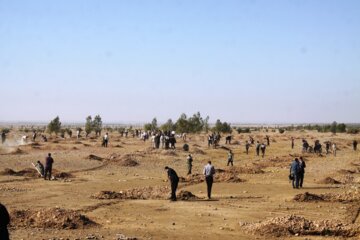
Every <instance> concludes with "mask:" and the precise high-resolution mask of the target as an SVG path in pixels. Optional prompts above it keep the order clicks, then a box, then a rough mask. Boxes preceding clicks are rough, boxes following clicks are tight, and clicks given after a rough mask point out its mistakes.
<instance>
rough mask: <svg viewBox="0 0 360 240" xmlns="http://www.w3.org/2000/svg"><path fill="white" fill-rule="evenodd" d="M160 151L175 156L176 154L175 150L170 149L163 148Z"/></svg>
mask: <svg viewBox="0 0 360 240" xmlns="http://www.w3.org/2000/svg"><path fill="white" fill-rule="evenodd" d="M161 153H162V154H163V155H166V156H177V155H178V154H177V153H176V152H175V151H172V150H164V151H161Z"/></svg>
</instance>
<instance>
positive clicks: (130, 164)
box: [120, 159, 139, 167]
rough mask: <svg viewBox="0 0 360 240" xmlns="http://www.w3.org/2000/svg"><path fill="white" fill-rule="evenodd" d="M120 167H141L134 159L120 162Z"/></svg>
mask: <svg viewBox="0 0 360 240" xmlns="http://www.w3.org/2000/svg"><path fill="white" fill-rule="evenodd" d="M120 165H121V166H123V167H135V166H137V165H139V163H138V162H137V161H136V160H134V159H123V160H121V161H120Z"/></svg>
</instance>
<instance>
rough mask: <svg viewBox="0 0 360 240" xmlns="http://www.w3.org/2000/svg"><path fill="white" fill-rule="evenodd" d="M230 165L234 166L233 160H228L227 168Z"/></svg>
mask: <svg viewBox="0 0 360 240" xmlns="http://www.w3.org/2000/svg"><path fill="white" fill-rule="evenodd" d="M229 164H231V166H234V163H233V160H228V162H227V165H226V166H229Z"/></svg>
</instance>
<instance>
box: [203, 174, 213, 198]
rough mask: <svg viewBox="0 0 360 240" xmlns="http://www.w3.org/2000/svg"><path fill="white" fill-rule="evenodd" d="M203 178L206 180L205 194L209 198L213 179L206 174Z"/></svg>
mask: <svg viewBox="0 0 360 240" xmlns="http://www.w3.org/2000/svg"><path fill="white" fill-rule="evenodd" d="M205 180H206V185H207V195H208V198H209V199H210V198H211V188H212V185H213V182H214V179H213V177H212V176H207V177H205Z"/></svg>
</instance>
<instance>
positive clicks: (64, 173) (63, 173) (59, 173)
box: [54, 172, 74, 179]
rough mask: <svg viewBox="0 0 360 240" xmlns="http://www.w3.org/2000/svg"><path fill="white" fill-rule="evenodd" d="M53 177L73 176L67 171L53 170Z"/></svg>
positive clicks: (64, 177) (65, 177)
mask: <svg viewBox="0 0 360 240" xmlns="http://www.w3.org/2000/svg"><path fill="white" fill-rule="evenodd" d="M54 177H55V178H60V179H67V178H72V177H74V176H73V175H72V174H71V173H67V172H55V174H54Z"/></svg>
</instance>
